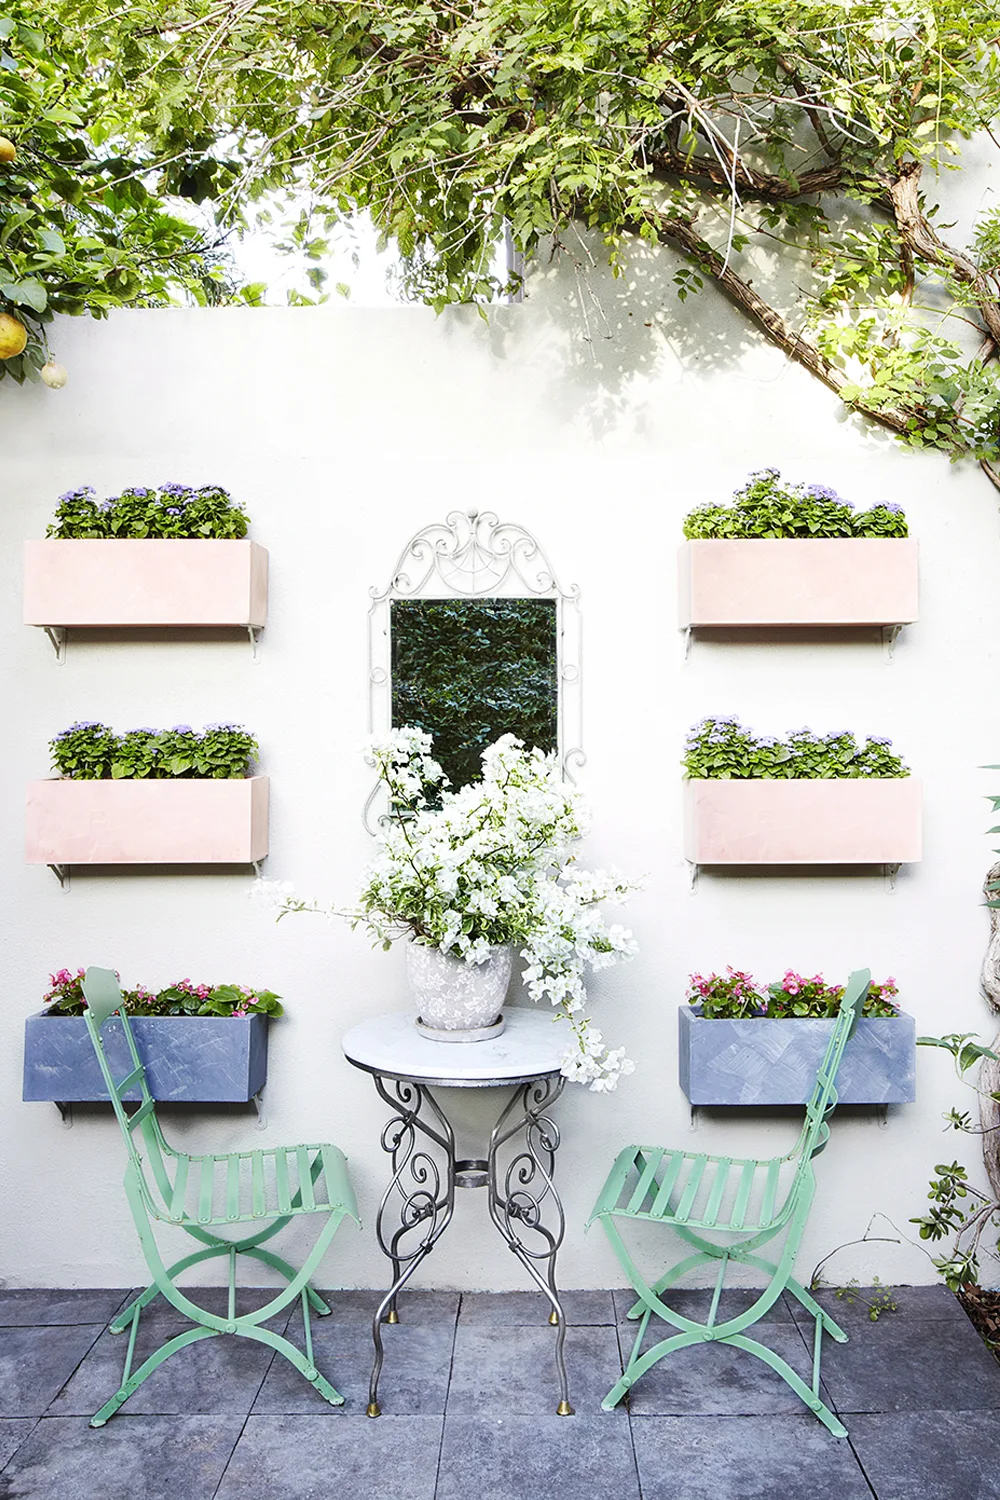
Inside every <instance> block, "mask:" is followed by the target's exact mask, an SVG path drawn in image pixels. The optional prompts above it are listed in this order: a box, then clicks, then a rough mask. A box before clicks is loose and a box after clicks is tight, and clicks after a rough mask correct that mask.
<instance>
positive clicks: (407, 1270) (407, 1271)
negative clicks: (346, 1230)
mask: <svg viewBox="0 0 1000 1500" xmlns="http://www.w3.org/2000/svg"><path fill="white" fill-rule="evenodd" d="M374 1078H375V1087H376V1089H377V1090H378V1092H379V1093H380V1094H381V1096H382V1098H383V1099H384V1100H385V1102H386V1103H387V1104H388V1105H389V1106H390V1108H391V1109H392V1110H393V1115H392V1117H391V1119H390V1120H389V1121H388V1123H387V1124H386V1126H385V1128H384V1130H383V1131H382V1148H383V1150H384V1151H386V1152H387V1153H388V1155H389V1156H390V1157H391V1159H392V1178H391V1180H390V1182H389V1186H388V1187H387V1188H386V1190H385V1193H384V1194H383V1197H382V1202H381V1204H380V1206H379V1211H378V1216H377V1218H376V1221H375V1233H376V1236H377V1238H378V1242H379V1245H380V1247H381V1249H382V1251H383V1253H384V1254H385V1255H386V1256H387V1257H388V1258H389V1260H390V1261H391V1262H392V1286H391V1287H390V1288H389V1290H388V1291H387V1292H386V1294H385V1296H384V1297H383V1298H382V1300H381V1302H380V1303H379V1305H378V1307H377V1309H376V1311H375V1316H374V1318H373V1319H372V1341H373V1343H374V1345H375V1360H374V1363H373V1365H372V1376H371V1382H370V1384H369V1387H368V1413H367V1414H368V1416H370V1417H378V1416H381V1414H382V1413H381V1407H380V1406H379V1404H378V1382H379V1376H380V1375H381V1373H382V1361H383V1358H384V1351H383V1348H382V1320H383V1318H386V1321H388V1322H390V1323H397V1322H398V1321H399V1317H398V1314H397V1311H396V1296H397V1294H398V1292H399V1290H400V1288H401V1287H403V1286H405V1284H406V1282H407V1281H408V1280H409V1279H410V1277H411V1276H412V1275H413V1273H414V1271H415V1270H416V1269H417V1266H419V1264H420V1262H421V1261H422V1260H423V1259H424V1258H425V1257H426V1256H428V1255H429V1254H430V1253H431V1251H432V1250H433V1248H434V1246H435V1245H436V1243H437V1241H438V1240H439V1239H440V1238H441V1236H442V1234H443V1233H444V1231H445V1230H446V1229H447V1227H448V1224H449V1222H450V1221H451V1216H452V1212H453V1210H454V1207H455V1133H454V1131H453V1130H452V1128H451V1124H450V1122H449V1121H448V1119H447V1118H446V1117H445V1115H444V1114H442V1112H441V1110H440V1109H439V1108H438V1106H437V1104H436V1103H435V1101H434V1099H433V1098H432V1096H431V1094H430V1093H429V1091H428V1090H427V1089H426V1088H423V1087H422V1086H421V1085H420V1084H418V1083H413V1082H410V1081H408V1080H405V1079H395V1078H391V1079H390V1078H383V1077H381V1076H380V1075H379V1074H377V1073H376V1074H375V1075H374ZM421 1115H423V1118H421ZM425 1143H426V1144H425ZM427 1145H434V1146H436V1147H437V1148H438V1150H439V1153H440V1154H441V1156H442V1157H443V1161H442V1163H441V1164H440V1165H439V1163H438V1161H436V1160H435V1157H434V1155H433V1154H432V1153H431V1151H430V1150H428V1149H426V1147H427ZM387 1315H388V1316H387Z"/></svg>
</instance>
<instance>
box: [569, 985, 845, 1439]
mask: <svg viewBox="0 0 1000 1500" xmlns="http://www.w3.org/2000/svg"><path fill="white" fill-rule="evenodd" d="M870 979H871V975H870V973H869V971H868V970H867V969H862V970H859V971H857V972H856V973H854V974H852V975H851V977H850V979H849V980H848V983H847V985H846V987H845V990H844V995H843V998H842V1000H841V1004H840V1010H839V1013H838V1015H837V1018H836V1021H835V1023H834V1027H833V1032H832V1035H831V1037H830V1041H829V1044H828V1046H827V1049H826V1052H825V1053H824V1056H823V1060H822V1062H821V1063H820V1066H819V1069H818V1071H817V1074H816V1080H815V1083H814V1085H813V1089H812V1093H811V1094H810V1097H809V1101H808V1103H807V1105H806V1112H805V1120H804V1122H803V1126H802V1130H801V1132H800V1134H799V1138H798V1140H797V1142H796V1144H795V1146H794V1147H793V1148H792V1150H791V1151H789V1152H788V1153H787V1154H786V1155H785V1156H778V1157H770V1158H766V1159H764V1160H760V1161H757V1160H754V1159H752V1158H741V1157H733V1156H713V1155H710V1154H708V1153H705V1152H694V1151H681V1150H669V1149H667V1148H665V1147H662V1146H627V1147H626V1148H625V1150H624V1151H621V1152H619V1154H618V1156H617V1157H616V1158H615V1161H614V1164H613V1166H612V1168H611V1171H610V1173H609V1174H608V1178H607V1181H606V1182H605V1184H604V1186H603V1188H602V1189H601V1192H600V1195H599V1196H598V1199H597V1203H596V1204H595V1206H594V1209H593V1212H592V1214H591V1216H590V1219H589V1221H588V1228H589V1226H590V1224H592V1223H593V1222H594V1221H595V1220H600V1222H601V1223H602V1224H603V1225H604V1228H605V1231H606V1232H607V1235H608V1238H609V1240H610V1241H611V1244H612V1247H613V1248H614V1250H615V1253H616V1255H617V1256H618V1259H619V1261H620V1262H621V1265H622V1267H623V1269H624V1271H625V1273H626V1275H627V1276H628V1279H629V1281H630V1283H631V1285H632V1286H633V1287H634V1289H635V1291H636V1293H637V1294H638V1301H637V1302H636V1303H635V1305H634V1306H633V1307H632V1308H631V1309H630V1310H629V1314H628V1316H629V1318H631V1319H633V1320H636V1319H637V1320H638V1321H639V1329H638V1334H637V1337H636V1340H635V1344H634V1347H633V1349H632V1353H631V1355H630V1357H629V1360H628V1363H627V1365H626V1368H625V1371H624V1373H623V1375H622V1377H621V1379H620V1380H619V1381H617V1382H616V1384H615V1385H614V1386H613V1387H612V1388H611V1390H610V1391H609V1392H608V1395H607V1396H606V1397H605V1399H604V1402H603V1403H602V1404H603V1406H604V1407H605V1409H606V1410H610V1408H611V1407H613V1406H615V1405H617V1403H618V1402H619V1401H620V1400H621V1399H622V1398H623V1397H624V1396H625V1395H626V1394H627V1392H628V1391H629V1390H630V1389H631V1388H632V1386H633V1385H634V1384H635V1382H636V1381H637V1380H639V1379H640V1378H641V1377H642V1375H644V1374H645V1373H646V1371H647V1370H649V1369H651V1368H652V1366H653V1365H654V1364H656V1363H657V1362H658V1361H659V1360H661V1359H663V1358H664V1357H666V1356H667V1355H669V1354H672V1353H675V1352H676V1351H677V1350H678V1349H683V1348H688V1347H690V1346H691V1345H693V1344H698V1343H708V1342H716V1343H728V1344H733V1345H734V1346H735V1347H737V1348H740V1349H744V1350H746V1351H747V1352H748V1353H750V1354H754V1355H756V1356H757V1357H758V1358H759V1359H762V1360H763V1361H764V1362H765V1363H766V1364H768V1365H770V1367H771V1368H772V1369H773V1370H775V1371H776V1372H777V1373H778V1374H779V1375H781V1377H782V1379H784V1380H785V1381H786V1382H787V1383H788V1384H789V1385H790V1386H791V1387H792V1389H793V1390H794V1391H795V1392H796V1394H797V1395H799V1396H800V1397H801V1399H802V1400H803V1401H804V1402H805V1404H806V1405H807V1406H808V1407H809V1409H810V1410H811V1411H813V1412H815V1414H816V1416H817V1417H819V1419H820V1421H821V1422H823V1424H824V1425H825V1426H826V1427H827V1428H829V1430H830V1431H831V1432H832V1433H834V1435H835V1436H837V1437H846V1436H847V1429H846V1428H845V1427H844V1425H843V1423H842V1422H841V1421H840V1420H839V1418H838V1417H837V1416H836V1415H835V1413H834V1412H832V1411H831V1410H830V1408H829V1407H828V1406H827V1405H826V1403H825V1402H824V1401H823V1399H822V1397H821V1395H820V1357H821V1351H822V1338H823V1334H824V1332H825V1333H828V1334H830V1336H831V1337H832V1338H834V1339H835V1340H837V1342H838V1343H844V1342H846V1340H847V1335H846V1333H844V1331H843V1329H842V1328H840V1327H838V1325H837V1324H836V1323H835V1322H834V1321H833V1319H832V1318H831V1317H830V1316H829V1314H828V1313H825V1312H824V1311H823V1309H822V1308H821V1307H820V1306H819V1304H818V1303H817V1302H816V1300H815V1299H814V1298H813V1297H812V1296H810V1294H809V1293H808V1292H807V1291H806V1289H805V1288H804V1287H803V1286H801V1285H800V1284H799V1283H798V1282H797V1281H796V1280H795V1278H794V1277H793V1275H792V1270H793V1268H794V1264H795V1257H796V1254H797V1252H798V1249H799V1245H800V1243H801V1239H802V1235H803V1232H804V1230H805V1225H806V1221H807V1219H808V1215H809V1209H810V1207H811V1205H812V1199H813V1196H814V1193H815V1172H814V1168H813V1162H814V1160H815V1158H816V1157H817V1156H818V1155H819V1154H820V1152H821V1151H822V1150H823V1149H824V1147H825V1146H826V1144H827V1141H828V1140H829V1138H830V1126H829V1123H828V1121H829V1116H830V1115H831V1114H832V1113H833V1110H834V1109H835V1107H836V1104H837V1090H836V1079H837V1072H838V1069H839V1067H840V1063H841V1059H842V1058H843V1055H844V1049H845V1048H846V1046H847V1043H848V1041H849V1040H850V1038H851V1036H852V1034H853V1032H854V1029H855V1027H856V1025H857V1022H858V1017H859V1016H860V1015H861V1012H862V1009H863V1007H864V1002H865V997H866V996H867V994H868V986H869V983H870ZM622 1220H635V1221H637V1222H645V1223H652V1224H662V1225H664V1226H666V1227H667V1228H669V1229H672V1230H673V1231H674V1233H675V1234H676V1235H677V1236H678V1237H679V1238H680V1240H681V1241H682V1242H683V1244H684V1245H685V1246H686V1248H687V1250H688V1252H689V1253H687V1254H686V1255H684V1256H682V1258H681V1259H680V1260H678V1261H676V1262H675V1263H674V1264H673V1265H672V1266H670V1267H669V1269H668V1270H667V1271H666V1272H665V1273H664V1274H663V1275H661V1276H660V1277H659V1278H658V1279H657V1280H656V1281H653V1282H650V1281H649V1280H648V1279H646V1278H645V1277H644V1276H643V1275H642V1274H641V1272H640V1270H639V1268H638V1266H637V1264H636V1262H635V1260H634V1258H633V1256H632V1254H631V1253H630V1251H629V1250H628V1248H627V1246H626V1244H625V1241H624V1239H623V1237H622V1234H621V1231H620V1229H619V1227H618V1224H619V1221H622ZM782 1232H786V1234H785V1243H784V1248H783V1250H782V1252H781V1254H780V1256H779V1257H778V1258H777V1259H776V1260H770V1259H767V1258H765V1257H764V1256H762V1255H760V1254H759V1253H758V1252H759V1251H760V1249H761V1247H762V1246H764V1245H766V1244H767V1243H768V1242H769V1241H770V1240H772V1239H775V1238H776V1237H777V1236H778V1235H780V1234H782ZM734 1262H735V1263H737V1264H742V1265H746V1266H749V1267H751V1268H752V1269H753V1270H754V1271H757V1272H765V1273H766V1274H767V1276H768V1282H767V1285H766V1286H765V1287H764V1288H763V1289H760V1290H758V1293H757V1296H756V1297H755V1299H754V1301H753V1302H752V1304H751V1306H750V1307H748V1308H746V1309H745V1310H744V1311H742V1312H740V1313H739V1314H738V1315H737V1316H735V1317H732V1318H728V1319H725V1320H723V1321H722V1322H719V1321H717V1315H718V1309H719V1303H720V1298H721V1295H722V1290H723V1285H724V1282H725V1277H726V1273H727V1271H728V1269H729V1267H730V1265H731V1264H732V1263H734ZM713 1263H715V1264H717V1267H718V1271H717V1275H716V1280H715V1285H714V1288H713V1289H712V1295H711V1303H710V1307H709V1313H708V1317H707V1319H706V1320H705V1321H704V1322H698V1321H697V1320H695V1319H693V1318H689V1317H685V1316H683V1315H682V1314H680V1313H678V1312H676V1311H675V1310H674V1309H673V1308H671V1307H670V1306H669V1304H668V1303H667V1302H666V1301H665V1300H664V1297H663V1294H664V1293H665V1292H667V1291H668V1290H669V1288H670V1287H672V1286H674V1285H675V1284H676V1283H677V1282H678V1281H680V1280H681V1279H682V1278H683V1277H684V1276H687V1275H688V1274H690V1273H691V1272H693V1271H696V1270H699V1269H700V1268H702V1267H704V1266H706V1265H709V1264H713ZM783 1291H788V1292H790V1293H791V1295H792V1296H793V1297H795V1298H796V1299H797V1300H798V1302H799V1303H800V1304H801V1305H802V1306H803V1307H805V1308H806V1309H807V1310H808V1312H809V1313H811V1315H812V1316H813V1318H814V1320H815V1324H814V1336H813V1369H812V1380H811V1383H810V1384H809V1385H807V1384H806V1383H805V1381H804V1380H803V1379H802V1378H801V1376H799V1375H798V1374H797V1373H796V1372H795V1371H794V1370H793V1369H792V1368H791V1366H790V1365H788V1364H787V1362H786V1361H785V1360H783V1359H782V1358H781V1357H780V1356H779V1355H777V1354H775V1353H774V1351H773V1350H771V1349H768V1348H767V1347H766V1346H765V1345H764V1344H761V1343H758V1342H757V1341H756V1340H754V1339H749V1338H747V1337H745V1333H744V1331H745V1330H746V1329H747V1328H749V1327H751V1326H752V1325H753V1324H754V1323H756V1322H757V1321H758V1320H759V1319H760V1318H761V1317H763V1316H764V1314H765V1313H766V1312H767V1311H768V1309H769V1308H770V1307H772V1306H773V1304H774V1303H775V1302H776V1301H777V1299H778V1298H779V1297H780V1296H781V1294H782V1292H783ZM653 1317H656V1318H658V1319H659V1320H661V1321H662V1322H664V1323H666V1324H667V1325H668V1326H670V1327H673V1328H674V1329H676V1330H677V1332H676V1333H674V1334H673V1335H672V1336H671V1337H669V1338H665V1339H662V1340H661V1341H660V1342H659V1343H658V1344H655V1345H654V1346H653V1347H652V1348H651V1349H649V1350H648V1351H647V1352H646V1353H645V1354H642V1353H641V1352H640V1351H641V1348H642V1343H643V1340H644V1338H645V1335H646V1330H647V1328H648V1327H649V1323H650V1320H651V1318H653Z"/></svg>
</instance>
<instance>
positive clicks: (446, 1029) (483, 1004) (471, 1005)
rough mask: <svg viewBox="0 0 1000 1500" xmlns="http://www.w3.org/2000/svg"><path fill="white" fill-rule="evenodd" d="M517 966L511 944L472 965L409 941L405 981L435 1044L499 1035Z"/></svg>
mask: <svg viewBox="0 0 1000 1500" xmlns="http://www.w3.org/2000/svg"><path fill="white" fill-rule="evenodd" d="M513 962H514V949H513V947H511V946H505V947H502V948H494V950H493V954H492V956H491V957H490V958H488V959H487V960H486V962H485V963H482V964H467V963H466V962H465V959H464V958H456V957H454V956H453V955H452V954H450V953H442V952H441V950H440V949H439V948H430V947H428V946H427V944H426V943H413V942H409V943H407V945H406V977H407V979H408V980H409V983H410V989H411V990H412V991H413V998H414V1001H415V1002H416V1008H417V1025H418V1027H419V1028H420V1030H421V1031H423V1032H424V1033H425V1034H426V1035H428V1036H432V1037H433V1038H434V1040H436V1041H449V1042H478V1041H484V1040H486V1038H488V1037H491V1036H499V1034H500V1032H501V1031H502V1030H503V1027H504V1021H503V1016H502V1015H501V1008H502V1006H503V1002H504V999H505V998H506V995H507V986H508V985H509V983H510V971H511V966H512V964H513Z"/></svg>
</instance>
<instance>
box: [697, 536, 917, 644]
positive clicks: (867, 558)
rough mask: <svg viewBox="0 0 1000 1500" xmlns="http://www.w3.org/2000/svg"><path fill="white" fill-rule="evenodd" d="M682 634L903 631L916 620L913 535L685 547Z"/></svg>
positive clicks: (769, 539)
mask: <svg viewBox="0 0 1000 1500" xmlns="http://www.w3.org/2000/svg"><path fill="white" fill-rule="evenodd" d="M678 564H679V567H678V583H679V589H678V599H679V604H680V624H681V628H682V629H684V628H687V627H688V626H694V627H697V626H755V625H757V626H773V625H812V626H822V625H828V626H838V625H859V626H860V625H905V624H909V623H910V622H912V621H913V620H916V619H917V615H918V584H917V543H916V542H915V541H914V540H913V539H912V538H910V537H884V538H883V537H829V538H817V539H809V538H798V537H793V538H785V537H759V538H754V539H752V540H738V541H710V540H705V541H703V540H700V539H699V540H694V541H689V542H685V543H684V545H683V546H682V547H681V549H680V555H679V559H678Z"/></svg>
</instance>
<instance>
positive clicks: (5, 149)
mask: <svg viewBox="0 0 1000 1500" xmlns="http://www.w3.org/2000/svg"><path fill="white" fill-rule="evenodd" d="M0 161H2V162H11V161H17V147H16V146H15V145H14V142H13V141H9V140H8V139H7V137H6V136H5V135H0Z"/></svg>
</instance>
